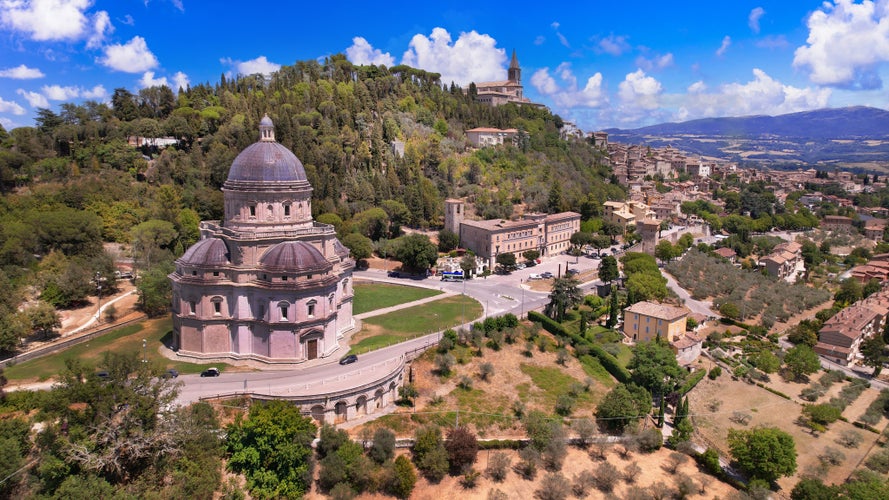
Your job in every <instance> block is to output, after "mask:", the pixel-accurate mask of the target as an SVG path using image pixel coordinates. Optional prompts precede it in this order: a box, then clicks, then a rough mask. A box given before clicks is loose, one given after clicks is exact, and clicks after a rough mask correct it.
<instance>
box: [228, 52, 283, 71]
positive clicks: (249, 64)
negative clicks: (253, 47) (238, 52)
mask: <svg viewBox="0 0 889 500" xmlns="http://www.w3.org/2000/svg"><path fill="white" fill-rule="evenodd" d="M220 61H221V62H222V63H223V64H228V65H230V66H233V67H234V68H235V73H237V74H239V75H255V74H257V73H259V74H262V75H265V76H269V75H271V74H272V73H274V72H275V71H278V70H279V69H281V65H280V64H278V63H273V62H271V61H269V60H268V59H266V57H265V56H259V57H257V58H256V59H251V60H249V61H236V60H233V59H229V58H223V59H221V60H220Z"/></svg>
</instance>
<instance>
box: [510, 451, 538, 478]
mask: <svg viewBox="0 0 889 500" xmlns="http://www.w3.org/2000/svg"><path fill="white" fill-rule="evenodd" d="M538 463H540V452H539V451H537V450H535V449H534V448H533V447H531V446H527V447H525V448H522V449H521V450H519V463H518V464H517V465H516V472H518V473H519V474H521V476H522V477H524V478H525V479H528V480H531V479H534V476H536V475H537V464H538Z"/></svg>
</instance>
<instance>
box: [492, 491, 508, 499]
mask: <svg viewBox="0 0 889 500" xmlns="http://www.w3.org/2000/svg"><path fill="white" fill-rule="evenodd" d="M488 500H509V495H507V494H506V493H504V492H502V491H500V490H496V489H495V490H489V491H488Z"/></svg>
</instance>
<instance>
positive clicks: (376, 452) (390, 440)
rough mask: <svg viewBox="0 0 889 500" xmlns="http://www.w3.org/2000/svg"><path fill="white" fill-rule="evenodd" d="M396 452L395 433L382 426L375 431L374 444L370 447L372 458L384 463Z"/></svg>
mask: <svg viewBox="0 0 889 500" xmlns="http://www.w3.org/2000/svg"><path fill="white" fill-rule="evenodd" d="M394 454H395V433H393V432H392V431H390V430H389V429H386V428H385V427H380V428H378V429H377V430H376V431H374V436H373V446H371V448H370V452H369V455H370V458H372V459H374V461H376V462H377V463H380V464H381V463H383V462H385V461H386V460H389V459H391V458H392V457H393V456H394Z"/></svg>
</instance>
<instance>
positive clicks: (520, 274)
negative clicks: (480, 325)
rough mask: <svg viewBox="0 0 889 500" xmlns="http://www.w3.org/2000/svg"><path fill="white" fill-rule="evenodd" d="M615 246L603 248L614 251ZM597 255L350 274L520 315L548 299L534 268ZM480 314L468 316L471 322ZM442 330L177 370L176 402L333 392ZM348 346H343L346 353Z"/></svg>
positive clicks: (559, 266)
mask: <svg viewBox="0 0 889 500" xmlns="http://www.w3.org/2000/svg"><path fill="white" fill-rule="evenodd" d="M613 250H614V249H606V251H609V252H612V251H613ZM598 266H599V259H593V258H589V257H577V258H576V257H571V256H568V255H558V256H555V257H551V258H548V259H545V260H544V261H543V262H542V263H541V264H539V265H537V266H535V267H531V268H525V269H522V270H518V271H515V272H513V273H511V274H508V275H493V276H489V277H488V278H487V279H485V278H476V279H473V280H469V281H466V282H447V281H441V280H440V279H438V278H436V277H431V278H427V279H425V280H411V279H408V278H389V277H387V276H386V272H385V271H382V270H368V271H356V272H355V273H354V274H353V277H354V278H358V279H362V278H364V279H373V280H376V281H384V282H390V283H404V284H409V285H413V286H421V287H425V288H434V289H440V290H448V291H451V292H454V293H465V294H466V295H468V296H470V297H472V298H474V299H475V300H477V301H479V302H480V303H481V304H482V306H483V307H484V310H485V312H484V316H499V315H502V314H506V313H508V312H511V313H513V314H515V315H516V316H521V315H523V314H525V313H527V312H528V311H529V310H533V309H540V308H542V307H543V306H544V305H545V304H546V303H547V302H548V300H549V294H548V293H547V292H534V291H531V290H528V289H526V288H525V287H522V284H523V283H525V282H527V280H528V276H530V275H531V274H532V273H535V274H539V273H543V272H546V271H549V272H552V273H553V274H556V275H558V274H559V272H561V273H562V274H564V273H565V271H566V270H567V269H577V270H578V271H585V270H589V269H597V268H598ZM593 285H594V283H586V284H584V286H583V288H587V289H588V288H590V287H592V286H593ZM478 319H479V318H466V323H467V324H468V323H472V322H474V321H476V320H478ZM439 336H440V333H434V334H431V335H427V336H424V337H419V338H416V339H413V340H410V341H407V342H403V343H400V344H397V345H394V346H391V347H387V348H383V349H378V350H376V351H372V352H369V353H367V354H362V355H360V356H358V361H357V362H355V363H352V364H349V365H345V366H341V365H339V363H338V361H339V358H340V357H341V356H336V355H334V356H331V357H330V358H329V359H325V360H319V361H313V362H312V364H311V365H308V364H307V365H306V366H300V367H299V368H295V369H287V370H274V371H273V370H264V371H261V372H232V373H225V372H223V373H222V374H221V375H220V376H219V377H206V378H202V377H200V376H198V375H181V376H180V377H179V379H178V381H179V382H181V384H182V386H181V389H180V393H179V397H178V398H177V402H178V403H180V404H189V403H192V402H195V401H198V400H199V399H200V398H202V397H213V396H217V395H225V394H234V393H242V392H245V391H252V392H257V393H262V394H269V395H277V396H287V395H293V396H296V395H306V394H313V393H317V392H331V391H336V390H341V389H346V388H348V387H353V386H356V385H360V384H362V383H364V382H366V381H367V380H368V378H369V377H373V376H382V375H383V374H385V373H388V371H389V370H390V369H392V368H394V366H395V364H396V363H398V362H400V360H401V358H402V357H403V356H404V355H405V354H407V353H409V352H411V351H414V350H416V349H418V348H428V347H431V346H433V345H435V344H436V343H437V342H438V339H439ZM346 347H347V346H341V349H340V350H341V351H342V353H343V355H345V353H346V351H347V350H348V349H347V348H346Z"/></svg>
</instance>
